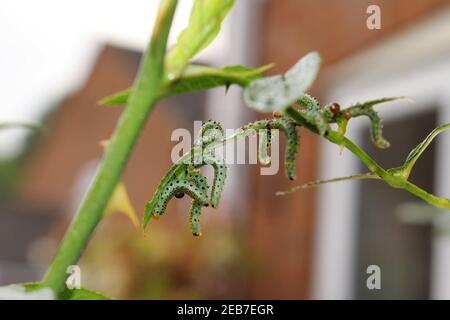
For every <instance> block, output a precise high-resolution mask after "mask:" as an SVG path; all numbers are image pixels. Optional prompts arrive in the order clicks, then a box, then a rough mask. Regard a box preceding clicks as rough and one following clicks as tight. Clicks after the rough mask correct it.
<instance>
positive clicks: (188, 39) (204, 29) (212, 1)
mask: <svg viewBox="0 0 450 320" xmlns="http://www.w3.org/2000/svg"><path fill="white" fill-rule="evenodd" d="M235 1H236V0H196V1H195V2H194V6H193V7H192V11H191V17H190V19H189V24H188V26H187V28H186V29H184V30H183V31H182V32H181V33H180V35H179V37H178V39H177V43H176V44H175V46H174V47H173V48H172V49H171V50H170V51H169V53H168V54H167V59H166V71H167V77H168V79H169V80H174V79H177V78H178V77H179V76H180V75H181V73H182V72H183V70H184V69H185V67H186V66H187V65H188V63H189V61H190V60H191V59H192V58H193V57H194V56H195V55H196V54H197V53H198V52H200V51H201V50H202V49H204V48H206V47H207V46H208V45H209V44H210V43H211V42H212V41H213V40H214V39H215V37H216V36H217V34H218V33H219V31H220V26H221V24H222V21H223V19H224V18H225V17H226V15H227V14H228V12H229V11H230V9H231V8H232V7H233V5H234V3H235Z"/></svg>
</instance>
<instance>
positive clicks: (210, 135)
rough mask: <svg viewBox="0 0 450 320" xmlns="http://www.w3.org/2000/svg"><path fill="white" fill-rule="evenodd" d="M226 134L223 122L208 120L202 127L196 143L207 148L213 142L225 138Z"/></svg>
mask: <svg viewBox="0 0 450 320" xmlns="http://www.w3.org/2000/svg"><path fill="white" fill-rule="evenodd" d="M224 134H225V129H224V128H223V126H222V124H220V123H219V122H217V121H212V120H208V121H206V122H205V124H204V125H203V126H202V128H201V129H200V133H199V136H198V138H197V140H196V142H195V145H196V146H201V147H202V148H205V147H206V146H208V145H209V144H211V143H212V142H215V141H220V140H222V139H223V138H224Z"/></svg>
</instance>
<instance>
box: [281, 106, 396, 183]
mask: <svg viewBox="0 0 450 320" xmlns="http://www.w3.org/2000/svg"><path fill="white" fill-rule="evenodd" d="M286 114H287V115H289V116H290V117H291V118H292V119H294V120H295V121H296V122H298V123H299V124H300V125H302V126H303V127H306V128H307V129H309V130H310V131H312V132H314V133H316V134H319V132H318V130H317V128H316V127H315V126H313V125H311V124H310V123H309V122H307V121H306V120H305V118H304V117H303V115H302V114H301V113H300V112H299V111H298V110H296V109H294V108H292V107H289V108H287V109H286ZM324 138H325V139H327V140H328V141H330V142H332V143H334V144H337V145H340V146H343V147H345V148H347V149H348V150H350V151H351V152H352V153H353V154H354V155H356V156H357V157H358V158H359V159H360V160H361V161H362V162H363V163H364V164H365V165H366V166H367V168H369V170H370V172H374V173H376V174H377V175H378V176H380V177H381V178H382V179H391V178H390V174H389V173H388V172H387V171H386V170H384V169H383V168H382V167H381V166H380V165H378V163H376V162H375V160H373V159H372V158H371V157H370V156H369V155H368V154H367V153H366V152H365V151H364V150H362V149H361V148H360V147H358V146H357V145H356V144H355V143H353V142H352V141H351V140H349V139H348V138H346V137H345V136H344V135H343V134H342V133H339V132H337V131H333V130H331V131H329V132H327V133H326V134H325V135H324Z"/></svg>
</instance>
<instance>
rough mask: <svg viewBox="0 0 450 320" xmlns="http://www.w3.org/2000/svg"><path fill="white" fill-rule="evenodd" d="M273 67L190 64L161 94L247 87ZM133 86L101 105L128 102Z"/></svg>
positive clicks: (102, 101)
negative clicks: (236, 86)
mask: <svg viewBox="0 0 450 320" xmlns="http://www.w3.org/2000/svg"><path fill="white" fill-rule="evenodd" d="M269 68H271V65H266V66H262V67H260V68H257V69H252V68H248V67H245V66H241V65H236V66H228V67H225V68H213V67H208V66H203V65H195V64H193V65H189V66H188V67H187V68H186V70H184V72H183V75H182V76H181V78H180V79H179V80H177V81H174V82H173V83H171V84H169V85H168V86H167V87H165V89H164V90H163V91H162V92H161V96H175V95H180V94H183V93H189V92H197V91H201V90H206V89H211V88H215V87H220V86H227V87H228V86H230V85H232V84H237V85H239V86H242V87H245V86H247V85H248V84H249V83H250V82H251V81H253V80H255V79H259V78H261V77H262V73H263V72H264V71H266V70H267V69H269ZM131 90H132V88H130V89H126V90H123V91H119V92H117V93H115V94H113V95H111V96H108V97H106V98H104V99H102V100H101V101H100V102H99V103H100V104H101V105H107V106H114V105H124V104H126V103H127V100H128V97H129V95H130V92H131Z"/></svg>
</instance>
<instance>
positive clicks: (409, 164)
mask: <svg viewBox="0 0 450 320" xmlns="http://www.w3.org/2000/svg"><path fill="white" fill-rule="evenodd" d="M447 129H450V123H448V124H445V125H443V126H440V127H438V128H436V129H434V130H433V131H431V133H430V134H429V135H428V136H427V137H426V138H425V140H423V141H422V142H421V143H419V144H418V145H417V146H416V147H415V148H414V149H412V150H411V152H410V153H409V154H408V156H407V157H406V161H405V163H404V164H403V166H402V170H403V171H404V172H406V174H407V175H409V173H410V172H411V170H412V168H413V166H414V165H415V163H416V161H417V159H419V157H420V156H421V155H422V153H423V152H424V151H425V149H426V148H427V147H428V146H429V145H430V143H431V142H432V141H433V140H434V138H436V137H437V135H439V134H440V133H442V132H444V131H445V130H447Z"/></svg>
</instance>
